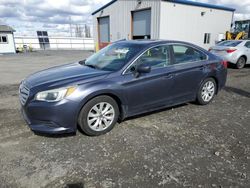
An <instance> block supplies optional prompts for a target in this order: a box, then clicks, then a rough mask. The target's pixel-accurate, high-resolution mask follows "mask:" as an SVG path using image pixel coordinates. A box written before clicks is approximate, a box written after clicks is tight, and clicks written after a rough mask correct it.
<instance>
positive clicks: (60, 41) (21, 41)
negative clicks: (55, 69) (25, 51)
mask: <svg viewBox="0 0 250 188" xmlns="http://www.w3.org/2000/svg"><path fill="white" fill-rule="evenodd" d="M14 39H15V44H16V48H23V46H27V47H28V48H32V49H36V50H39V49H40V50H43V49H51V50H59V49H62V50H67V49H68V50H94V47H95V45H94V40H93V38H78V37H49V43H46V44H45V45H44V44H43V43H39V39H38V37H36V36H15V37H14Z"/></svg>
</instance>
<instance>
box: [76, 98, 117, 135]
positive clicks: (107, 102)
mask: <svg viewBox="0 0 250 188" xmlns="http://www.w3.org/2000/svg"><path fill="white" fill-rule="evenodd" d="M118 116H119V107H118V105H117V103H116V101H115V100H114V99H113V98H111V97H109V96H98V97H96V98H93V99H91V100H90V101H89V102H87V103H86V104H85V105H84V107H83V108H82V110H81V112H80V115H79V117H78V124H79V126H80V127H81V129H82V130H83V132H84V133H85V134H87V135H90V136H98V135H101V134H105V133H107V132H109V131H110V130H111V129H113V127H114V126H115V124H116V122H117V120H118Z"/></svg>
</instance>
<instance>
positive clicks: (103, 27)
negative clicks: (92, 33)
mask: <svg viewBox="0 0 250 188" xmlns="http://www.w3.org/2000/svg"><path fill="white" fill-rule="evenodd" d="M98 24H99V47H100V48H103V47H104V46H106V45H108V44H109V42H110V30H109V17H102V18H98Z"/></svg>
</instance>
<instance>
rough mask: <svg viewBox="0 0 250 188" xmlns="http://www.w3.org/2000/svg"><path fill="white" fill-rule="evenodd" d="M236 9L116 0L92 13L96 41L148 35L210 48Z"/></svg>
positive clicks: (181, 1) (168, 0)
mask: <svg viewBox="0 0 250 188" xmlns="http://www.w3.org/2000/svg"><path fill="white" fill-rule="evenodd" d="M234 11H235V9H232V8H228V7H224V6H217V5H211V4H205V3H199V2H194V1H188V0H129V1H128V0H112V1H111V2H110V3H108V4H106V5H104V6H103V7H101V8H99V9H98V10H96V11H95V12H93V13H92V15H93V19H94V20H93V23H94V28H93V32H94V40H95V45H96V46H97V47H100V48H102V47H103V46H105V45H107V44H108V43H110V42H113V41H116V40H120V39H144V38H148V39H167V40H182V41H187V42H191V43H194V44H196V45H199V46H201V47H204V48H206V49H208V48H209V47H210V46H212V45H214V44H215V42H216V41H219V40H221V38H222V37H223V35H224V33H225V32H226V31H228V30H230V28H231V23H232V18H233V14H234Z"/></svg>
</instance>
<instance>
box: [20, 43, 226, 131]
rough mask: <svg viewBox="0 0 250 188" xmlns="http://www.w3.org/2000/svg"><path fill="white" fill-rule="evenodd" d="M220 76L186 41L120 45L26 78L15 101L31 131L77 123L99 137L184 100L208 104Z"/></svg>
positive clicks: (213, 60) (220, 65)
mask: <svg viewBox="0 0 250 188" xmlns="http://www.w3.org/2000/svg"><path fill="white" fill-rule="evenodd" d="M226 76H227V62H225V61H223V60H222V59H220V58H219V57H217V56H215V55H213V54H211V53H209V52H208V51H206V50H204V49H202V48H200V47H198V46H195V45H193V44H190V43H185V42H178V41H158V40H157V41H153V40H147V41H120V42H117V43H114V44H111V45H109V46H107V47H106V48H104V49H102V50H100V51H99V52H97V53H96V54H94V55H92V56H91V57H89V58H88V59H86V60H83V61H80V62H76V63H72V64H67V65H63V66H58V67H54V68H51V69H47V70H44V71H40V72H38V73H35V74H32V75H30V76H29V77H27V78H26V79H25V80H23V81H22V83H21V85H20V102H21V107H22V113H23V117H24V119H25V120H26V122H27V123H28V124H29V126H30V128H31V129H32V130H33V131H35V132H40V133H53V134H54V133H57V134H58V133H69V132H76V130H77V125H79V127H80V128H81V129H82V130H83V131H84V132H85V133H86V134H87V135H100V134H104V133H106V132H108V131H110V130H111V129H112V128H113V127H114V126H115V124H116V122H117V121H118V120H123V119H124V118H127V117H130V116H134V115H137V114H142V113H145V112H149V111H154V110H157V109H162V108H166V107H169V106H173V105H177V104H181V103H186V102H189V101H197V102H198V103H199V104H202V105H205V104H208V103H210V102H211V101H212V100H213V98H214V96H215V94H217V93H218V92H219V90H221V88H222V87H223V86H225V82H226ZM166 118H167V117H166Z"/></svg>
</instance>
